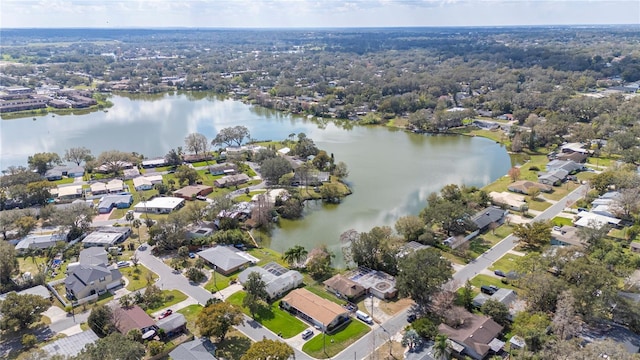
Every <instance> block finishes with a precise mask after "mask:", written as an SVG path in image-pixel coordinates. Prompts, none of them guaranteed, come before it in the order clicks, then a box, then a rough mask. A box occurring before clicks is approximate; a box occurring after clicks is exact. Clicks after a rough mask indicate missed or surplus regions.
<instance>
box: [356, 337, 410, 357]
mask: <svg viewBox="0 0 640 360" xmlns="http://www.w3.org/2000/svg"><path fill="white" fill-rule="evenodd" d="M404 351H405V348H404V347H403V346H402V345H401V344H400V343H399V342H397V341H391V351H389V342H388V341H386V342H385V343H384V344H382V346H380V347H379V348H377V349H376V351H375V353H373V354H369V355H368V356H367V357H365V358H364V360H398V359H404Z"/></svg>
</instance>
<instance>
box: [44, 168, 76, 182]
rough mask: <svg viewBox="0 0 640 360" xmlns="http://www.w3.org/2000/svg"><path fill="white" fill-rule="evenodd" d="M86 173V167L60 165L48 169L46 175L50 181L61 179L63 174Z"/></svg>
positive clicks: (74, 176)
mask: <svg viewBox="0 0 640 360" xmlns="http://www.w3.org/2000/svg"><path fill="white" fill-rule="evenodd" d="M83 175H84V167H82V166H77V165H58V166H54V167H53V168H51V169H49V170H47V172H46V173H45V174H44V177H46V178H47V180H49V181H56V180H61V179H62V177H63V176H67V177H72V178H76V177H82V176H83Z"/></svg>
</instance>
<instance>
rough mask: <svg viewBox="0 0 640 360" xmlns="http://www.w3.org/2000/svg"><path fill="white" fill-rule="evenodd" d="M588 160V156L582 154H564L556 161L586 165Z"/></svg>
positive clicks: (559, 155)
mask: <svg viewBox="0 0 640 360" xmlns="http://www.w3.org/2000/svg"><path fill="white" fill-rule="evenodd" d="M588 158H589V155H588V154H586V153H581V152H573V153H562V154H558V156H556V159H558V160H565V161H573V162H575V163H578V164H584V163H585V162H587V159H588Z"/></svg>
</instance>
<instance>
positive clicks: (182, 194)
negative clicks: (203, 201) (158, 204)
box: [173, 185, 213, 200]
mask: <svg viewBox="0 0 640 360" xmlns="http://www.w3.org/2000/svg"><path fill="white" fill-rule="evenodd" d="M211 192H213V187H211V186H207V185H188V186H185V187H183V188H182V189H179V190H176V191H174V192H173V196H176V197H179V198H183V199H185V200H193V199H195V198H196V196H207V195H209V194H211Z"/></svg>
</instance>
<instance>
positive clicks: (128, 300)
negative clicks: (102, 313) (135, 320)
mask: <svg viewBox="0 0 640 360" xmlns="http://www.w3.org/2000/svg"><path fill="white" fill-rule="evenodd" d="M118 304H120V306H121V307H123V308H125V309H128V308H130V307H132V306H133V304H134V301H133V297H132V296H131V295H130V294H124V295H122V297H121V298H120V299H118Z"/></svg>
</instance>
